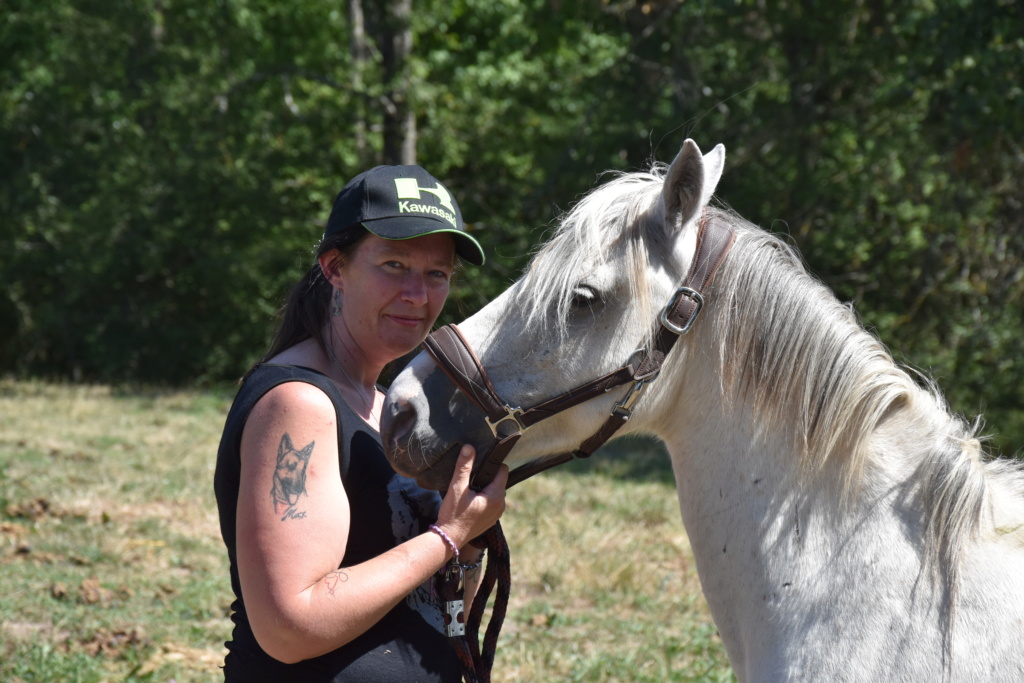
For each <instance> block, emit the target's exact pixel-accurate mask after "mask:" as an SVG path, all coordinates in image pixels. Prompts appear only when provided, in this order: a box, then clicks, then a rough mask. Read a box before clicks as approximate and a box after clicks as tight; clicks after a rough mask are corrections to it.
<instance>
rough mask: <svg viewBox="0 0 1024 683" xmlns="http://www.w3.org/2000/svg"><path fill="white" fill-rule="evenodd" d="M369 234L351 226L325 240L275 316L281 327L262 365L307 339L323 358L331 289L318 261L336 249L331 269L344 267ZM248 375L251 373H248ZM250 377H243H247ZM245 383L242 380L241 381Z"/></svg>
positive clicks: (361, 227)
mask: <svg viewBox="0 0 1024 683" xmlns="http://www.w3.org/2000/svg"><path fill="white" fill-rule="evenodd" d="M369 234H370V233H369V232H368V231H367V230H366V228H364V227H363V226H362V225H360V224H358V223H357V224H355V225H353V226H350V227H349V228H347V229H345V230H341V231H339V232H337V233H335V234H333V235H331V236H330V237H327V238H325V239H324V240H323V241H322V242H321V243H320V246H319V247H317V250H316V258H315V261H316V262H314V263H313V265H312V266H311V267H310V269H309V270H308V271H307V272H306V274H305V275H304V276H303V278H302V279H301V280H299V282H298V283H296V285H295V286H294V287H292V291H291V293H289V294H288V298H287V299H286V300H285V304H284V306H282V307H281V310H280V311H279V312H278V317H279V318H280V319H281V324H280V326H279V327H278V328H277V333H276V334H275V335H274V340H273V341H272V342H271V343H270V348H269V349H267V352H266V353H265V354H264V355H263V358H262V359H261V360H260V362H261V363H265V362H267V361H268V360H270V359H271V358H273V357H274V356H276V355H277V354H279V353H281V352H282V351H284V350H285V349H289V348H291V347H293V346H295V345H296V344H298V343H300V342H304V341H306V340H307V339H315V340H316V343H317V345H318V346H319V347H320V349H321V350H322V351H323V352H324V354H325V355H326V353H327V345H326V343H325V342H324V327H326V325H327V322H328V320H329V319H330V316H331V295H332V293H333V291H334V288H333V287H332V286H331V283H330V281H329V280H328V279H327V278H325V277H324V274H323V271H322V270H321V269H320V263H319V258H320V256H321V255H322V254H326V253H327V252H329V251H331V250H332V249H337V250H338V251H337V255H336V258H335V260H334V261H333V263H331V267H332V268H341V267H342V266H344V265H345V264H346V263H347V262H348V260H349V258H351V256H352V253H353V252H355V250H356V248H357V247H358V246H359V244H360V243H361V242H362V241H363V239H365V238H366V236H367V235H369ZM249 372H252V371H251V370H250V371H249ZM248 374H249V373H246V376H248ZM243 380H244V378H243Z"/></svg>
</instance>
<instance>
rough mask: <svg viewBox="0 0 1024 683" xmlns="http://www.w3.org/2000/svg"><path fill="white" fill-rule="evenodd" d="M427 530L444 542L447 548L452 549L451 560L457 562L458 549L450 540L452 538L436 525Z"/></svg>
mask: <svg viewBox="0 0 1024 683" xmlns="http://www.w3.org/2000/svg"><path fill="white" fill-rule="evenodd" d="M429 529H430V530H431V531H433V532H434V533H435V534H437V535H438V536H440V537H441V538H442V539H444V542H445V543H447V544H448V547H450V548H451V549H452V556H453V557H452V559H454V560H455V561H456V562H458V561H459V547H458V546H457V545H455V541H453V540H452V537H451V536H449V535H448V534H446V533H445V532H444V529H442V528H441V527H439V526H438V525H436V524H431V525H430V527H429Z"/></svg>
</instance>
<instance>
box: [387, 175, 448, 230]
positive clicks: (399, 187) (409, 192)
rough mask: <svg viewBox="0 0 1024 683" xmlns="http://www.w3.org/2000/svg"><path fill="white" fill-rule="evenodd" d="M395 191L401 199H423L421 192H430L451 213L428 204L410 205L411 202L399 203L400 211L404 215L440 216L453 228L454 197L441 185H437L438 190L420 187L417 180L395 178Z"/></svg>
mask: <svg viewBox="0 0 1024 683" xmlns="http://www.w3.org/2000/svg"><path fill="white" fill-rule="evenodd" d="M395 190H396V191H397V192H398V198H399V199H421V198H422V196H421V195H420V193H421V192H429V193H430V194H432V195H434V196H435V197H437V201H438V202H439V203H440V204H441V206H443V207H444V208H446V209H448V211H450V212H451V213H450V214H448V213H445V212H444V211H440V210H439V209H438V208H437V207H435V206H430V205H428V204H410V203H409V202H398V210H399V211H401V212H402V213H406V212H417V213H432V214H434V215H440V216H442V217H443V218H445V219H446V220H447V221H448V222H449V223H451V224H452V225H453V226H455V225H456V223H455V205H454V204H453V203H452V196H451V195H450V194H448V190H446V189H444V186H442V185H441V183H438V184H437V187H436V188H431V187H420V186H419V185H418V184H417V183H416V179H415V178H395Z"/></svg>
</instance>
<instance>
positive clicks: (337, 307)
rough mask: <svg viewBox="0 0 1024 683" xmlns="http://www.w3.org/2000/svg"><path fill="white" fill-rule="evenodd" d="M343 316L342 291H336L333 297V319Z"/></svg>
mask: <svg viewBox="0 0 1024 683" xmlns="http://www.w3.org/2000/svg"><path fill="white" fill-rule="evenodd" d="M339 315H341V290H338V289H336V290H334V295H333V296H332V297H331V317H333V318H337V317H338V316H339Z"/></svg>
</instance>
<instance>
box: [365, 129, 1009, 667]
mask: <svg viewBox="0 0 1024 683" xmlns="http://www.w3.org/2000/svg"><path fill="white" fill-rule="evenodd" d="M724 163H725V150H724V147H723V146H722V145H718V146H716V147H715V148H714V149H713V150H712V151H710V152H709V153H707V154H706V155H705V154H702V153H701V151H700V149H699V148H698V146H697V144H696V143H695V142H693V141H692V140H689V139H688V140H686V141H685V142H684V144H683V146H682V148H681V150H680V151H679V154H678V155H677V156H676V158H675V159H674V161H673V162H672V163H671V164H670V165H667V166H666V165H665V164H662V163H654V164H652V165H651V167H650V168H649V169H647V170H644V171H640V172H632V173H621V174H617V175H616V177H614V178H613V179H611V180H609V181H607V182H605V183H604V184H602V185H599V186H598V187H597V188H595V189H593V190H591V191H590V192H589V193H588V194H587V195H585V196H584V197H583V198H582V199H581V200H580V201H579V202H578V203H577V204H576V205H575V206H574V207H573V208H572V209H571V211H569V212H568V213H567V214H566V215H564V216H563V217H562V218H561V219H560V220H559V223H558V225H557V226H556V228H555V230H554V232H553V235H552V237H551V238H550V239H549V240H548V241H547V242H546V243H545V244H544V245H543V246H542V247H541V248H539V249H538V251H537V252H536V253H535V254H534V255H533V257H532V259H531V262H530V264H529V266H528V268H527V269H526V272H525V274H524V275H523V276H522V277H521V278H520V279H519V280H518V281H517V282H515V283H514V284H513V285H512V286H511V287H510V288H509V289H507V290H506V291H505V292H504V293H502V294H501V295H499V296H498V297H497V298H496V299H495V300H494V301H492V302H491V303H489V304H488V305H486V306H484V307H483V308H482V309H480V310H479V311H478V312H477V313H476V314H474V315H473V316H471V317H470V318H468V319H467V320H465V321H464V322H462V323H460V324H459V326H458V328H459V330H460V331H461V334H462V336H463V337H464V338H465V339H466V340H467V343H468V344H469V345H471V347H472V348H473V349H474V350H475V352H476V356H477V358H478V359H479V363H480V365H482V366H483V368H486V373H487V377H488V379H489V381H490V382H491V383H492V385H493V389H494V390H495V392H496V394H498V395H500V396H501V397H503V400H504V401H506V402H507V403H508V405H509V406H522V405H536V404H538V403H542V402H544V401H545V400H547V399H549V398H550V397H553V396H557V395H559V394H560V393H562V392H564V391H565V390H566V388H567V387H573V386H576V385H578V384H580V383H581V382H584V381H586V380H589V379H592V378H594V377H597V376H600V375H602V374H604V373H607V372H609V371H610V369H612V368H615V367H618V366H619V365H620V364H621V363H622V362H623V360H624V359H626V358H629V357H631V355H632V354H634V353H635V351H636V350H637V349H644V348H647V347H648V346H649V344H650V343H651V338H652V336H654V335H655V333H656V329H657V328H659V327H660V326H659V325H658V324H657V323H656V322H655V321H657V320H658V319H659V311H660V310H661V307H662V306H664V305H665V302H666V301H671V300H672V299H673V297H674V296H675V292H676V290H677V284H678V283H679V281H680V279H681V278H682V277H683V276H684V275H685V274H686V273H687V272H689V270H690V268H691V264H692V262H693V261H694V260H695V256H694V254H695V249H696V245H697V239H698V237H697V236H698V233H699V231H700V229H701V226H702V224H704V223H705V222H706V221H709V220H712V221H717V222H719V223H723V222H724V223H726V224H727V225H728V226H729V227H730V228H731V230H732V231H733V233H734V235H735V239H734V244H733V246H732V249H731V251H730V252H729V253H728V255H727V256H726V257H725V259H724V261H723V263H722V264H721V267H720V268H719V270H718V272H717V275H716V276H715V280H714V282H713V283H712V284H711V286H710V287H709V289H708V290H707V291H706V293H705V294H704V297H703V310H702V311H701V313H700V317H699V318H698V319H697V320H696V322H695V323H694V324H693V326H692V328H691V329H689V331H687V332H686V334H685V335H682V336H680V337H679V342H678V343H677V344H675V346H674V348H673V349H672V351H671V352H670V353H669V354H668V355H667V357H666V358H665V361H664V364H663V366H662V367H661V370H660V374H659V376H658V377H657V378H656V379H654V380H652V381H647V382H645V383H643V386H642V387H641V388H642V389H643V392H642V395H641V396H640V397H639V398H638V399H636V397H635V396H634V397H632V398H630V402H632V403H633V405H632V408H631V414H629V415H628V416H627V417H628V420H627V421H626V422H625V424H624V425H623V426H622V428H621V430H619V432H618V435H625V434H631V433H640V434H650V435H654V436H655V437H657V438H659V439H661V440H662V441H663V442H664V443H665V445H666V449H667V451H668V453H669V456H670V458H671V462H672V469H673V473H674V477H675V482H676V486H677V493H678V500H679V506H680V511H681V515H682V521H683V524H684V527H685V529H686V533H687V535H688V536H689V539H690V543H691V546H692V548H693V553H694V559H695V563H696V566H697V571H698V576H699V578H700V582H701V588H702V590H703V592H704V595H705V597H706V599H707V603H708V606H709V608H710V611H711V615H712V618H713V620H714V622H715V625H716V627H717V628H718V631H719V633H720V634H721V638H722V641H723V644H724V647H725V650H726V654H727V656H728V658H729V661H730V664H731V666H732V668H733V671H734V673H735V675H736V676H737V678H738V679H739V680H740V681H796V680H800V681H803V680H809V681H825V680H827V681H880V680H885V681H937V680H948V681H1010V680H1016V681H1021V680H1024V647H1022V643H1024V581H1022V580H1021V578H1020V577H1021V576H1022V575H1024V472H1022V470H1021V467H1020V466H1019V465H1018V464H1017V463H1015V462H1013V461H1010V460H1008V459H999V458H991V457H988V456H987V455H986V453H985V451H984V449H983V446H982V439H981V438H980V437H979V436H978V431H979V427H978V423H977V422H974V423H968V422H967V421H966V420H965V419H964V418H963V417H961V416H958V415H955V414H953V413H952V412H951V410H950V408H949V407H948V405H947V404H946V402H945V400H944V399H943V397H942V394H941V392H940V390H939V389H938V387H937V386H936V385H935V383H934V382H932V381H930V380H928V379H927V378H925V377H923V376H920V375H918V374H917V373H914V372H913V371H911V370H909V369H908V368H905V367H903V366H901V365H899V364H897V363H896V362H895V361H894V360H893V358H892V356H891V354H890V353H889V352H888V350H887V349H886V347H885V346H884V345H883V344H882V343H881V342H880V341H879V339H878V338H877V337H875V336H874V335H873V334H872V333H870V332H869V331H868V330H867V329H865V327H864V326H863V325H862V323H861V322H860V321H859V319H858V317H857V315H856V313H855V312H854V310H853V308H852V306H850V305H846V304H844V303H841V302H840V301H839V300H838V299H837V298H836V296H835V295H834V294H833V293H832V292H831V291H830V290H829V289H828V288H827V287H826V286H825V285H824V284H823V283H822V282H821V281H820V280H818V279H817V278H816V277H814V276H813V275H811V274H810V273H809V271H808V269H807V267H806V265H805V263H804V262H803V260H802V257H801V256H800V254H799V252H798V251H797V250H796V248H795V247H793V246H791V245H790V244H789V243H788V242H787V241H785V240H784V239H782V238H780V237H778V236H776V235H774V234H772V233H770V232H768V231H765V230H763V229H761V228H758V227H757V226H755V225H754V224H752V223H750V222H748V221H747V220H745V219H743V218H742V217H740V216H739V215H737V214H736V213H735V212H734V211H732V210H729V209H727V208H720V207H719V206H717V205H715V206H712V205H711V200H712V196H713V194H714V191H715V188H716V186H717V184H718V181H719V179H720V178H721V174H722V170H723V168H724ZM636 388H637V387H636V386H635V385H633V386H629V387H626V388H617V389H614V390H611V391H608V392H607V393H606V394H601V395H598V396H596V397H594V398H592V399H590V400H588V401H586V402H584V403H581V404H579V405H576V406H574V407H572V408H569V409H568V410H565V411H564V412H561V413H558V414H556V415H552V416H550V419H546V420H544V421H543V422H538V423H537V424H535V425H532V426H530V427H529V429H525V430H523V433H522V435H521V438H519V440H518V441H517V442H516V443H515V445H514V447H513V448H512V450H511V451H510V452H509V453H508V454H507V457H506V460H505V462H506V464H508V465H509V466H510V467H511V468H513V469H515V468H517V467H520V466H525V465H527V464H530V463H533V464H536V463H543V462H544V461H546V460H549V459H552V458H555V457H557V456H558V455H559V454H562V453H564V452H566V451H571V450H572V449H574V448H576V444H579V443H580V441H581V440H583V439H586V438H587V437H588V436H589V435H591V434H593V433H594V432H595V431H597V430H599V429H601V425H602V424H604V422H605V420H606V419H607V416H608V415H609V413H610V411H611V412H614V411H615V406H616V405H619V406H621V405H623V403H624V402H625V401H626V399H627V395H628V394H630V393H631V392H634V391H635V390H636ZM633 399H636V400H635V401H634V400H633ZM512 412H515V411H514V410H512ZM381 433H382V440H383V441H384V444H385V450H386V451H387V452H388V454H389V458H390V459H391V462H392V465H393V466H394V468H395V469H396V470H397V471H398V472H400V473H402V474H403V475H405V476H409V477H414V478H416V479H417V480H418V481H420V483H421V484H423V485H425V486H432V487H434V488H442V487H443V486H444V485H445V484H446V483H447V482H448V481H449V478H450V475H451V472H452V468H453V466H454V458H455V454H456V453H457V452H458V446H459V444H461V443H471V444H473V445H474V446H475V447H476V449H477V452H478V453H481V452H483V451H486V450H487V449H488V448H489V447H490V444H491V443H492V440H493V439H494V438H496V437H495V435H494V434H492V431H491V429H490V428H489V427H488V425H487V420H486V419H485V417H484V415H483V414H482V412H481V411H480V410H479V409H478V408H477V407H476V405H474V403H473V401H471V400H470V398H469V397H468V396H466V395H465V392H464V391H460V390H459V389H457V388H456V386H455V384H454V383H453V382H452V381H451V379H449V377H448V375H446V374H445V373H444V372H442V371H440V370H439V368H438V366H437V364H436V363H435V361H434V359H433V357H432V356H431V355H430V354H428V353H421V354H420V355H418V356H417V357H416V358H415V359H414V360H413V361H412V362H410V364H409V365H408V366H407V367H406V368H405V369H404V370H403V371H402V372H401V373H399V374H398V376H397V377H396V378H395V380H394V381H393V383H392V385H391V387H390V389H389V391H388V394H387V400H386V404H385V408H384V419H383V423H382V432H381ZM478 457H479V456H478ZM552 514H557V511H555V510H553V511H552Z"/></svg>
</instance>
